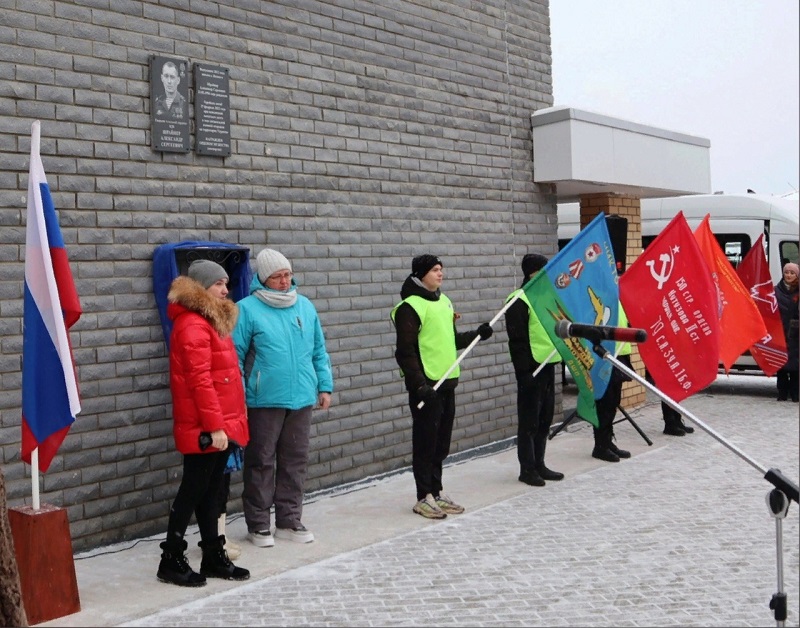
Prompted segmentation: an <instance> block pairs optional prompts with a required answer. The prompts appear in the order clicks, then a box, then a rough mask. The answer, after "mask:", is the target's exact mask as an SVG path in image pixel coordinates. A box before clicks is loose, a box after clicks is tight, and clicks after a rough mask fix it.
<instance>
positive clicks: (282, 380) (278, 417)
mask: <svg viewBox="0 0 800 628" xmlns="http://www.w3.org/2000/svg"><path fill="white" fill-rule="evenodd" d="M256 268H257V273H256V275H255V276H254V277H253V281H252V282H251V284H250V296H248V297H245V298H244V299H242V300H241V301H239V303H238V306H239V319H238V321H237V323H236V328H235V329H234V331H233V341H234V344H235V345H236V352H237V353H238V355H239V365H240V367H241V369H242V373H243V375H244V382H245V395H246V401H247V418H248V422H249V426H250V443H249V444H248V446H247V447H246V448H245V452H244V466H243V480H244V489H243V492H242V503H243V509H244V517H245V521H246V523H247V530H248V538H249V539H250V541H251V542H252V543H253V544H254V545H256V546H257V547H271V546H273V545H274V544H275V541H274V538H273V536H272V533H271V519H270V509H271V508H272V507H273V506H274V507H275V525H276V530H275V538H279V539H287V540H291V541H296V542H300V543H310V542H311V541H313V540H314V535H313V534H312V533H311V532H310V531H309V530H307V529H306V528H305V527H304V526H303V524H302V522H301V517H302V514H303V490H304V485H305V480H306V475H307V472H308V448H309V437H310V431H311V413H312V410H313V409H314V407H315V406H316V407H319V408H321V409H327V408H329V407H330V403H331V393H332V392H333V375H332V372H331V363H330V358H329V356H328V352H327V350H326V349H325V336H324V334H323V332H322V325H321V324H320V321H319V317H318V315H317V310H316V309H315V308H314V305H313V304H312V303H311V301H309V300H308V298H306V297H304V296H303V295H301V294H298V293H297V284H296V283H295V281H294V279H293V275H292V267H291V264H290V263H289V260H287V259H286V257H284V256H283V255H282V254H281V253H279V252H278V251H275V250H273V249H264V250H263V251H261V252H260V253H259V254H258V256H257V257H256Z"/></svg>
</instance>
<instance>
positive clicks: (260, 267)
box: [256, 249, 292, 284]
mask: <svg viewBox="0 0 800 628" xmlns="http://www.w3.org/2000/svg"><path fill="white" fill-rule="evenodd" d="M256 269H257V271H258V280H259V281H260V282H261V283H263V284H266V283H267V279H269V277H270V276H271V275H273V274H274V273H276V272H278V271H279V270H288V271H289V272H291V271H292V265H291V264H290V263H289V260H288V259H286V258H285V257H284V256H283V254H282V253H279V252H278V251H276V250H275V249H264V250H263V251H261V253H259V254H258V256H257V257H256Z"/></svg>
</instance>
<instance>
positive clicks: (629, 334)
mask: <svg viewBox="0 0 800 628" xmlns="http://www.w3.org/2000/svg"><path fill="white" fill-rule="evenodd" d="M556 336H558V337H559V338H586V340H590V341H591V342H601V341H603V340H615V341H617V342H644V341H645V340H647V332H646V331H645V330H644V329H635V328H633V327H606V326H605V325H581V324H580V323H570V322H569V321H568V320H566V319H563V318H562V319H561V320H560V321H558V323H557V324H556Z"/></svg>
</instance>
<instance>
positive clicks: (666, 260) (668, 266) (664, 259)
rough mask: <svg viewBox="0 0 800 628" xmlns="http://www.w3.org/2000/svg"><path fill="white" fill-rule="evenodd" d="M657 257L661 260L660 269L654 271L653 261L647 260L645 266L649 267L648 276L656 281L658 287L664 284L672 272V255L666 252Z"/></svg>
mask: <svg viewBox="0 0 800 628" xmlns="http://www.w3.org/2000/svg"><path fill="white" fill-rule="evenodd" d="M658 259H659V260H660V261H661V271H660V272H656V271H655V268H654V267H655V265H656V263H655V261H653V260H648V261H647V266H648V267H649V268H650V276H651V277H652V278H653V279H655V280H656V281H657V282H658V289H659V290H661V288H662V287H663V286H664V282H665V281H666V280H667V279H669V276H670V275H671V274H672V256H671V255H669V254H667V253H662V254H661V255H659V256H658Z"/></svg>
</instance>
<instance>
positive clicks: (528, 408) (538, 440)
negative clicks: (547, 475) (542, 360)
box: [517, 364, 556, 473]
mask: <svg viewBox="0 0 800 628" xmlns="http://www.w3.org/2000/svg"><path fill="white" fill-rule="evenodd" d="M555 372H556V371H555V364H545V365H544V367H542V370H541V371H539V373H538V374H537V375H536V378H533V377H531V373H526V374H525V375H523V376H521V377H518V378H517V460H519V467H520V472H521V473H525V472H530V471H535V470H536V469H539V468H541V467H543V466H544V452H545V449H546V448H547V437H548V436H549V435H550V426H551V425H552V424H553V412H554V410H555V399H556V397H555V395H556V389H555Z"/></svg>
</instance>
